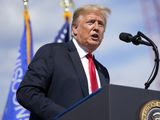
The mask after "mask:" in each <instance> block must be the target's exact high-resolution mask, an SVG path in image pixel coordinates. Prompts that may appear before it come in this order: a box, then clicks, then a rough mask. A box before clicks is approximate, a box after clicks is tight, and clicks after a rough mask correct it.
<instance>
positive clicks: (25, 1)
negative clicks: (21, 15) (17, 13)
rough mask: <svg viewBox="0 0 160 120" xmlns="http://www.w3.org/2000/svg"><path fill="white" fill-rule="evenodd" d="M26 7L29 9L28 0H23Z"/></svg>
mask: <svg viewBox="0 0 160 120" xmlns="http://www.w3.org/2000/svg"><path fill="white" fill-rule="evenodd" d="M23 4H24V9H25V10H26V9H28V0H23Z"/></svg>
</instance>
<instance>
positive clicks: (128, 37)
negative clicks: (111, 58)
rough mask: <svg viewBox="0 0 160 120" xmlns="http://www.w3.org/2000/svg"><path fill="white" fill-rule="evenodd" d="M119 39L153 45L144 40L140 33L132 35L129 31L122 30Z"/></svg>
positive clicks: (137, 43)
mask: <svg viewBox="0 0 160 120" xmlns="http://www.w3.org/2000/svg"><path fill="white" fill-rule="evenodd" d="M119 39H120V40H122V41H124V42H127V43H129V42H132V43H133V44H134V45H139V44H143V45H147V46H151V44H150V43H148V42H146V41H143V40H142V39H141V37H140V36H139V35H135V36H132V35H131V34H129V33H125V32H122V33H120V35H119Z"/></svg>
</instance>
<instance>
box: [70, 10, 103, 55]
mask: <svg viewBox="0 0 160 120" xmlns="http://www.w3.org/2000/svg"><path fill="white" fill-rule="evenodd" d="M72 31H73V34H74V36H75V39H76V40H77V42H78V43H79V44H80V45H81V46H82V47H85V49H86V50H87V51H88V52H93V51H94V50H96V48H97V47H98V46H99V45H100V44H101V42H102V39H103V34H104V31H105V19H104V17H103V15H100V14H99V13H98V12H97V13H96V12H94V13H89V14H86V15H83V16H80V17H79V18H78V21H77V24H76V25H75V26H73V27H72Z"/></svg>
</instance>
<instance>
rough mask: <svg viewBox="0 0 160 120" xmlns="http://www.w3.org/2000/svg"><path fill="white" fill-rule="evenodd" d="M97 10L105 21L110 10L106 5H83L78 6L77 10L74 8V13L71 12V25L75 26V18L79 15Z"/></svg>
mask: <svg viewBox="0 0 160 120" xmlns="http://www.w3.org/2000/svg"><path fill="white" fill-rule="evenodd" d="M96 11H99V13H100V14H102V15H103V17H104V19H105V23H106V17H107V16H108V15H109V14H110V13H111V10H110V9H109V8H107V7H102V6H99V5H94V4H91V5H85V6H82V7H80V8H78V9H77V10H75V12H74V14H73V20H72V26H75V25H76V24H77V20H78V18H79V16H81V15H85V14H86V13H88V12H91V13H92V12H96Z"/></svg>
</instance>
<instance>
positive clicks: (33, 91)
mask: <svg viewBox="0 0 160 120" xmlns="http://www.w3.org/2000/svg"><path fill="white" fill-rule="evenodd" d="M94 62H95V65H96V68H97V71H98V74H99V77H100V82H101V86H102V87H103V86H104V85H105V84H109V74H108V71H107V69H106V68H105V67H104V66H102V65H101V64H100V63H99V62H98V61H97V60H96V59H94ZM87 95H89V93H88V85H87V77H86V75H85V71H84V69H83V66H82V63H81V60H80V57H79V55H78V52H77V50H76V48H75V46H74V44H73V42H72V41H70V42H67V43H60V44H59V43H51V44H46V45H44V46H42V47H41V48H40V49H39V50H38V51H37V53H36V55H35V56H34V58H33V60H32V62H31V63H30V65H29V67H28V70H27V72H26V74H25V76H24V79H23V81H22V82H21V84H20V86H19V88H18V90H17V100H18V101H19V103H20V104H21V105H22V106H24V107H25V108H27V109H28V110H29V111H30V112H31V116H30V120H52V119H53V118H54V117H55V116H56V115H57V114H59V113H61V112H63V111H65V110H66V109H67V108H68V107H70V106H71V105H73V104H74V103H76V102H77V101H79V100H80V99H82V98H84V97H86V96H87Z"/></svg>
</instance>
